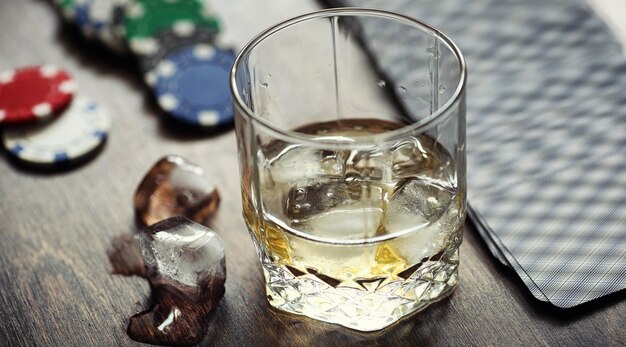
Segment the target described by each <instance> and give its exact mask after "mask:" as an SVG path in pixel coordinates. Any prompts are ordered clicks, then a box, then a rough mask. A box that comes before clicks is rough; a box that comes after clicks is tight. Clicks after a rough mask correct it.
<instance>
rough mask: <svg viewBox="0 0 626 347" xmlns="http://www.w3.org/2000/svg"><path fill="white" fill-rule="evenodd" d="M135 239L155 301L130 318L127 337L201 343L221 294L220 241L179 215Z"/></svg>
mask: <svg viewBox="0 0 626 347" xmlns="http://www.w3.org/2000/svg"><path fill="white" fill-rule="evenodd" d="M137 238H138V239H139V245H140V247H141V253H142V256H143V262H144V265H145V270H146V271H145V273H146V277H147V278H148V281H149V282H150V286H151V288H152V291H153V293H152V294H153V295H152V297H153V301H154V302H153V306H152V307H151V308H150V309H149V310H147V311H144V312H140V313H138V314H136V315H134V316H133V317H131V319H130V322H129V324H128V329H127V331H128V335H129V336H130V337H131V338H132V339H133V340H136V341H140V342H145V343H151V344H161V345H177V346H192V345H195V344H197V343H199V342H200V341H201V340H202V338H203V337H204V335H205V334H206V331H207V325H208V321H209V317H210V313H211V312H212V311H213V309H214V308H215V306H216V305H217V303H218V302H219V300H220V299H221V298H222V296H223V295H224V283H225V281H226V262H225V257H224V246H223V244H222V241H221V239H220V238H219V236H217V234H215V233H214V232H213V231H212V230H210V229H208V228H206V227H204V226H202V225H200V224H198V223H195V222H193V221H191V220H189V219H187V218H185V217H181V216H178V217H172V218H168V219H166V220H163V221H161V222H158V223H156V224H153V225H151V226H149V227H148V228H146V229H144V230H143V231H142V232H141V233H140V234H139V235H137Z"/></svg>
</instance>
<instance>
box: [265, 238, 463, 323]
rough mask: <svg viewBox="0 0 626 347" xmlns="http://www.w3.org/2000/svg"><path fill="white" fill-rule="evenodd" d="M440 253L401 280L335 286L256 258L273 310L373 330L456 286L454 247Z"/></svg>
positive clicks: (418, 309)
mask: <svg viewBox="0 0 626 347" xmlns="http://www.w3.org/2000/svg"><path fill="white" fill-rule="evenodd" d="M449 251H451V250H449ZM446 253H447V254H448V255H449V256H447V257H445V256H444V257H442V258H441V259H439V260H436V261H432V260H430V261H427V262H424V263H422V264H418V266H417V267H416V269H415V271H414V272H413V273H412V274H411V275H410V276H409V277H408V278H406V279H403V278H396V279H394V280H390V279H388V278H387V279H385V278H379V279H372V280H367V281H359V283H357V282H351V283H345V282H344V283H339V284H336V283H330V284H329V283H327V282H325V281H324V280H323V279H321V278H320V277H318V276H316V275H314V274H310V273H301V272H298V273H297V275H296V274H294V272H295V271H290V270H289V269H287V268H286V267H284V266H281V265H278V264H275V263H272V262H271V260H270V259H269V258H267V257H265V256H262V258H263V259H261V260H262V263H263V270H264V274H265V279H266V290H267V296H268V299H269V302H270V304H271V305H272V306H274V307H275V308H277V309H279V310H283V311H286V312H290V313H294V314H298V315H304V316H308V317H311V318H314V319H318V320H321V321H324V322H328V323H334V324H340V325H343V326H345V327H348V328H351V329H355V330H359V331H375V330H380V329H383V328H385V327H388V326H390V325H392V324H393V323H395V322H396V321H398V320H399V319H401V318H403V317H405V316H407V315H410V314H412V313H415V312H418V311H420V310H423V309H424V308H426V307H427V306H428V305H430V304H432V303H434V302H436V301H438V300H440V299H442V298H444V297H446V296H447V295H448V294H450V293H452V289H454V288H455V286H456V284H457V274H458V264H459V250H458V248H457V249H456V250H454V251H453V252H446ZM444 258H445V259H444Z"/></svg>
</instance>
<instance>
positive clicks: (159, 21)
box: [124, 0, 220, 55]
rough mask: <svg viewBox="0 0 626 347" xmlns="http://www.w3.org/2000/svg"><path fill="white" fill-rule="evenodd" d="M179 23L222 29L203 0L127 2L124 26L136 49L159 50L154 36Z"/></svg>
mask: <svg viewBox="0 0 626 347" xmlns="http://www.w3.org/2000/svg"><path fill="white" fill-rule="evenodd" d="M176 26H178V27H180V28H184V27H187V28H192V27H194V26H202V27H205V28H207V29H211V30H214V31H215V32H218V31H219V29H220V27H219V23H218V20H217V18H216V17H215V16H214V15H213V13H211V12H210V11H209V8H208V6H205V4H204V3H203V2H202V1H199V0H135V1H132V2H130V3H129V4H128V5H127V6H126V18H125V21H124V28H125V31H126V32H125V34H126V39H127V42H128V44H129V46H130V49H131V51H133V53H136V54H141V55H150V54H151V53H153V52H155V51H156V49H155V47H154V45H153V43H154V40H153V39H152V36H153V35H154V34H155V33H157V32H159V31H161V30H164V29H166V28H170V27H176Z"/></svg>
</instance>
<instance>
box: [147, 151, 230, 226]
mask: <svg viewBox="0 0 626 347" xmlns="http://www.w3.org/2000/svg"><path fill="white" fill-rule="evenodd" d="M219 201H220V198H219V193H218V191H217V188H216V186H215V185H214V184H213V183H212V182H211V181H210V180H209V179H208V177H207V176H206V175H205V174H204V171H203V170H202V168H200V167H199V166H197V165H195V164H193V163H191V162H190V161H188V160H187V159H185V158H182V157H179V156H175V155H170V156H166V157H164V158H162V159H160V160H159V161H158V162H157V163H156V164H155V165H154V166H153V167H152V168H151V169H150V171H148V173H147V174H146V176H145V177H144V178H143V180H142V181H141V183H140V184H139V186H138V187H137V191H136V193H135V213H136V216H137V219H138V220H139V221H140V222H141V223H143V224H144V225H151V224H154V223H156V222H158V221H161V220H163V219H166V218H169V217H173V216H177V215H181V216H185V217H188V218H190V219H192V220H194V221H196V222H198V223H204V222H206V220H207V218H208V217H210V216H211V215H213V214H214V213H215V212H216V211H217V207H218V205H219Z"/></svg>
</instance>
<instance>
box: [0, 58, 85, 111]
mask: <svg viewBox="0 0 626 347" xmlns="http://www.w3.org/2000/svg"><path fill="white" fill-rule="evenodd" d="M74 90H75V83H74V80H73V79H72V76H70V74H69V73H68V72H67V71H65V70H63V69H60V68H58V67H56V66H54V65H42V66H30V67H25V68H21V69H17V70H7V71H3V72H1V73H0V123H21V122H28V121H33V120H36V119H40V118H45V117H49V116H50V115H52V114H55V113H56V112H57V111H60V110H61V109H63V108H64V107H65V106H67V105H68V104H69V103H70V101H71V100H72V96H74Z"/></svg>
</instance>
